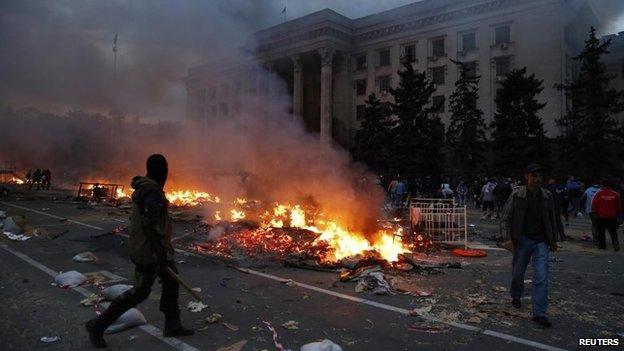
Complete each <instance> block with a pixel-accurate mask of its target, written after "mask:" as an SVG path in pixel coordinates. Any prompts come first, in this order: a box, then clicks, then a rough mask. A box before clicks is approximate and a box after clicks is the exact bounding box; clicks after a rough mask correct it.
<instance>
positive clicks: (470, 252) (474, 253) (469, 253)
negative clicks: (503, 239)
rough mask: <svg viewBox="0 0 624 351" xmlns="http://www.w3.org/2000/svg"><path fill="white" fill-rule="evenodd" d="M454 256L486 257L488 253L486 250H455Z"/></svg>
mask: <svg viewBox="0 0 624 351" xmlns="http://www.w3.org/2000/svg"><path fill="white" fill-rule="evenodd" d="M452 253H453V255H454V256H459V257H486V256H487V252H485V250H476V249H454V250H453V251H452Z"/></svg>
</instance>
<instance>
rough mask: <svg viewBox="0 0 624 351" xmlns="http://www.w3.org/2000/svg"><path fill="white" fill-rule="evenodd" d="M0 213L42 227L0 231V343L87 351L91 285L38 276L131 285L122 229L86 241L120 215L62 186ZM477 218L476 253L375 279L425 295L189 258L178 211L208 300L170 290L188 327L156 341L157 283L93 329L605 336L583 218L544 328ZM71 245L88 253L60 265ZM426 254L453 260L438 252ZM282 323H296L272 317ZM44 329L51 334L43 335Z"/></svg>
mask: <svg viewBox="0 0 624 351" xmlns="http://www.w3.org/2000/svg"><path fill="white" fill-rule="evenodd" d="M0 210H2V211H6V212H7V214H8V215H9V216H12V215H22V216H24V217H25V218H26V220H27V222H28V224H29V225H30V226H32V227H33V228H37V229H38V232H40V233H44V234H47V235H42V236H39V237H37V236H33V237H32V238H31V239H29V240H27V241H20V242H18V241H11V240H8V239H7V238H6V237H4V236H3V235H0V301H2V304H1V305H0V315H2V316H3V318H0V340H1V341H2V345H3V346H2V347H1V349H2V350H35V349H50V350H88V349H91V345H90V344H89V342H88V339H87V336H86V333H85V331H84V329H83V323H84V322H85V321H86V320H88V319H90V318H93V317H94V316H95V311H94V308H93V307H85V306H82V305H81V304H80V301H81V300H82V299H84V298H85V295H87V296H88V295H89V294H90V293H94V292H97V288H96V287H94V286H93V285H87V286H83V287H80V288H77V289H74V290H72V289H61V288H59V287H56V286H53V285H51V282H52V281H53V276H54V275H55V274H56V272H60V271H69V270H77V271H79V272H82V273H90V272H102V271H104V272H105V274H108V275H112V276H118V277H121V278H125V279H127V282H128V283H129V284H131V283H132V276H133V269H134V267H133V265H132V263H131V262H130V261H129V259H128V256H127V253H126V240H127V239H126V238H125V237H124V236H121V235H105V236H101V237H99V238H91V235H94V234H99V233H104V232H107V231H110V230H112V229H114V228H117V227H119V226H127V225H128V214H127V213H126V212H124V211H122V210H119V209H116V208H113V207H105V206H96V207H95V208H87V207H85V206H83V205H81V204H79V203H76V202H73V201H71V197H68V193H66V192H63V191H41V192H32V193H26V194H16V195H13V196H11V197H9V198H0ZM480 214H481V213H480V212H479V211H477V210H476V209H470V210H469V213H468V221H469V223H471V224H474V226H472V227H471V228H472V233H471V238H473V240H475V241H473V242H472V243H471V244H472V245H473V246H478V247H482V248H486V251H487V253H488V256H487V257H485V258H472V259H462V260H461V261H462V268H461V269H445V270H443V271H442V272H441V273H440V274H432V275H423V274H411V273H409V274H408V273H396V274H389V275H388V276H391V278H392V279H393V280H394V281H395V282H396V283H398V284H400V285H401V287H403V288H404V289H406V290H413V291H428V292H431V296H415V295H413V294H409V295H408V294H397V295H391V296H377V295H372V294H369V293H356V292H355V290H354V288H355V283H351V282H344V283H343V282H340V281H338V277H337V274H336V273H331V272H316V271H309V270H302V269H294V268H289V267H284V266H283V265H281V264H280V263H279V262H258V261H254V260H248V261H247V260H237V261H232V260H223V259H218V258H215V257H209V256H203V255H197V254H196V253H195V252H193V251H192V250H191V248H190V246H189V245H188V242H189V241H188V240H185V238H188V235H189V233H191V229H192V228H193V226H194V225H196V223H194V222H193V221H179V222H176V223H175V226H174V232H175V235H174V236H176V237H178V238H180V239H179V240H176V247H177V249H178V250H177V254H176V255H177V257H176V261H177V264H178V269H179V271H180V274H181V276H182V277H183V278H184V279H185V280H186V281H187V282H188V283H189V285H191V286H192V287H198V288H200V289H201V291H202V294H203V296H204V303H205V304H206V305H208V307H207V308H206V309H204V310H203V311H201V312H196V313H193V312H191V311H189V310H188V309H186V308H185V306H186V305H187V304H188V302H190V301H192V297H191V296H190V295H189V294H188V293H186V292H185V291H184V290H181V291H180V292H181V296H180V304H181V306H182V309H183V312H182V320H183V322H184V323H185V324H186V325H188V326H191V327H193V328H194V329H195V330H196V334H195V335H194V336H191V337H184V338H163V337H162V334H161V333H162V332H161V330H162V327H163V322H164V318H163V315H162V314H161V313H160V312H159V310H158V301H159V298H160V296H159V295H160V287H159V286H158V285H159V284H158V283H156V284H155V285H154V287H153V291H152V294H151V295H150V297H149V298H148V300H146V301H145V302H144V303H142V304H141V305H139V306H138V309H139V310H140V311H141V312H142V313H143V314H144V315H145V317H146V319H147V321H148V324H147V325H145V326H142V327H139V328H132V329H129V330H126V331H123V332H120V333H117V334H111V335H107V336H105V338H106V340H107V341H108V343H109V349H111V350H142V351H143V350H172V349H178V350H276V349H278V348H276V346H275V342H274V335H273V333H272V332H271V331H270V330H269V329H268V328H267V326H266V324H265V323H264V321H267V322H269V323H270V325H272V326H273V327H274V328H275V331H276V334H277V336H276V340H277V341H278V342H279V343H281V344H282V345H283V346H284V349H291V350H299V348H300V347H301V346H302V345H303V344H306V343H310V342H314V341H318V340H321V339H330V340H332V341H333V342H335V343H336V344H338V345H340V346H341V347H342V348H343V350H483V349H492V350H500V349H504V350H533V349H541V350H562V349H563V350H576V349H583V347H582V346H579V342H578V339H579V338H617V337H618V336H617V333H622V332H624V324H622V319H621V318H622V315H624V279H622V277H624V264H623V263H624V256H623V254H622V252H614V251H613V250H612V249H609V250H607V251H599V250H598V249H597V248H595V247H594V245H592V244H591V243H586V242H582V241H580V240H578V239H579V238H580V237H581V235H583V234H584V233H587V232H588V231H589V223H588V221H587V220H584V219H573V220H572V221H571V222H570V225H569V226H566V230H567V232H568V234H569V235H570V236H572V237H573V239H575V240H572V241H566V242H563V243H562V244H561V249H560V250H559V251H558V252H557V253H555V254H554V255H553V256H554V258H555V259H554V260H553V261H554V262H551V265H550V286H549V292H550V308H549V316H550V318H551V320H552V321H553V324H554V326H553V328H550V329H543V328H541V327H539V326H537V325H536V324H535V323H533V322H531V320H530V305H531V301H530V279H531V269H530V268H529V270H528V272H527V276H526V279H527V281H526V289H525V294H526V296H525V298H524V299H523V308H522V309H521V310H519V311H518V310H516V309H514V308H512V307H510V306H509V297H508V294H509V292H508V287H509V280H510V264H511V254H510V253H509V252H507V251H505V250H502V249H499V248H497V247H496V246H495V245H494V242H492V241H489V240H487V238H488V237H491V236H494V235H496V234H497V231H498V224H497V222H496V221H494V220H482V219H480ZM59 234H60V236H58V237H57V238H56V239H52V238H51V237H54V235H59ZM620 235H621V234H620ZM620 241H622V240H620ZM608 247H609V248H610V246H608ZM83 251H91V252H93V253H95V254H96V255H97V256H98V257H99V258H100V260H99V261H98V262H95V263H77V262H74V261H72V257H73V256H74V255H75V254H77V253H80V252H83ZM436 257H437V258H438V259H439V258H443V259H444V258H446V259H449V260H451V259H454V258H453V257H452V256H450V254H449V253H448V252H440V253H438V254H437V255H436ZM289 281H293V282H294V283H288V284H287V282H289ZM428 307H430V308H431V309H430V311H429V313H426V314H423V315H422V316H419V315H414V314H413V313H411V311H413V310H414V309H422V308H425V309H427V308H428ZM212 313H219V314H221V315H222V320H221V322H219V323H214V324H209V323H207V322H206V321H205V319H206V318H207V317H208V316H210V315H211V314H212ZM291 320H292V321H296V322H297V323H298V329H286V328H284V327H282V324H284V323H286V322H288V321H291ZM44 336H59V337H60V340H59V341H56V342H52V343H44V342H42V341H40V338H41V337H44ZM619 340H620V341H619V342H620V345H624V340H622V339H619ZM588 349H589V348H588ZM593 349H596V348H593ZM605 349H609V348H605ZM613 349H617V347H615V348H613Z"/></svg>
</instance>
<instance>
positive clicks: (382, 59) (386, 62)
mask: <svg viewBox="0 0 624 351" xmlns="http://www.w3.org/2000/svg"><path fill="white" fill-rule="evenodd" d="M381 66H390V50H389V49H386V50H381V51H379V67H381Z"/></svg>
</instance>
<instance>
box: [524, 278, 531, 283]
mask: <svg viewBox="0 0 624 351" xmlns="http://www.w3.org/2000/svg"><path fill="white" fill-rule="evenodd" d="M530 283H533V280H531V279H525V280H524V284H530Z"/></svg>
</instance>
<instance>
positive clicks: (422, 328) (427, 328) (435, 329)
mask: <svg viewBox="0 0 624 351" xmlns="http://www.w3.org/2000/svg"><path fill="white" fill-rule="evenodd" d="M407 329H409V330H413V331H418V332H426V333H431V334H438V333H445V332H447V331H449V328H448V327H445V326H439V325H431V324H430V323H419V324H412V325H410V326H409V327H407Z"/></svg>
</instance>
